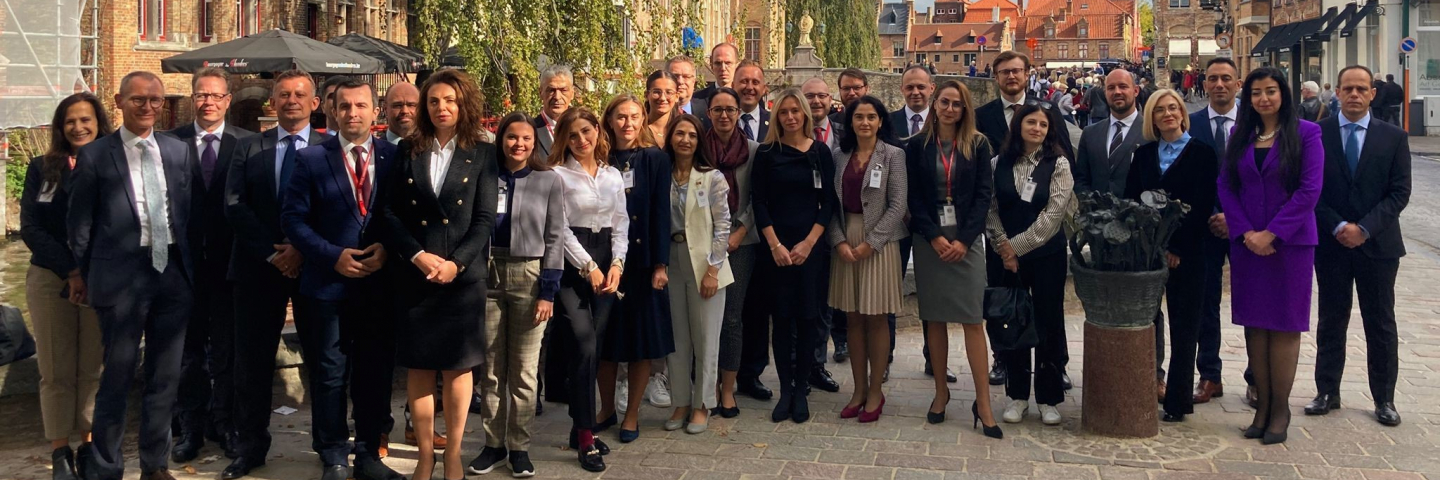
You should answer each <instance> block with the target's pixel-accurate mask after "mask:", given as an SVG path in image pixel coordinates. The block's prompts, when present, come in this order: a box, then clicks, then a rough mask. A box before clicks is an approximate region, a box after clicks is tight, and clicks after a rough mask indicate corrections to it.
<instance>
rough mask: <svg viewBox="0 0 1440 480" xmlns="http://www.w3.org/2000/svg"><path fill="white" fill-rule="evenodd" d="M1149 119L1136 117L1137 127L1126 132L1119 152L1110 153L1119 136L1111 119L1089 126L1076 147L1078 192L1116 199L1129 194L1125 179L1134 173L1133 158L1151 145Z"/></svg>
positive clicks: (1142, 116) (1141, 116)
mask: <svg viewBox="0 0 1440 480" xmlns="http://www.w3.org/2000/svg"><path fill="white" fill-rule="evenodd" d="M1144 130H1145V116H1144V115H1143V114H1142V115H1137V116H1135V124H1134V125H1131V126H1130V131H1128V132H1126V133H1125V137H1124V140H1123V141H1122V142H1121V143H1120V146H1119V147H1118V148H1116V149H1115V152H1114V154H1111V153H1110V152H1109V151H1108V148H1109V145H1110V137H1111V136H1112V135H1114V134H1115V131H1114V129H1113V128H1112V127H1111V119H1110V118H1109V117H1107V118H1106V119H1105V120H1102V121H1100V122H1099V123H1094V124H1091V125H1090V126H1088V127H1085V131H1084V132H1083V133H1081V134H1080V147H1079V148H1076V149H1075V150H1076V152H1075V154H1076V156H1077V157H1078V158H1076V159H1075V168H1074V173H1075V191H1076V192H1077V193H1079V192H1085V191H1090V190H1097V191H1101V192H1110V193H1113V194H1115V196H1117V197H1118V196H1123V195H1125V177H1126V176H1127V175H1129V174H1130V159H1131V158H1132V157H1133V156H1134V155H1135V149H1136V148H1139V147H1140V146H1141V145H1144V144H1147V143H1150V141H1149V140H1146V139H1145V136H1144V133H1143V132H1144Z"/></svg>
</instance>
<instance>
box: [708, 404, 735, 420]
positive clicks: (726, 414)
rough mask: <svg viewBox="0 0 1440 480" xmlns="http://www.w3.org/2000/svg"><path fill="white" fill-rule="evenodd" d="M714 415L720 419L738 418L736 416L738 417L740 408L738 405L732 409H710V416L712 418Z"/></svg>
mask: <svg viewBox="0 0 1440 480" xmlns="http://www.w3.org/2000/svg"><path fill="white" fill-rule="evenodd" d="M716 415H719V416H720V417H722V418H735V417H738V416H740V406H739V405H736V406H733V407H730V408H725V407H715V408H712V409H710V416H712V417H713V416H716Z"/></svg>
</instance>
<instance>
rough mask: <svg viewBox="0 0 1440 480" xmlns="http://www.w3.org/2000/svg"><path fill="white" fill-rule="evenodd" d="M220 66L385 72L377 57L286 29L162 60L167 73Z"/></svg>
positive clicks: (241, 69)
mask: <svg viewBox="0 0 1440 480" xmlns="http://www.w3.org/2000/svg"><path fill="white" fill-rule="evenodd" d="M206 67H220V68H224V69H225V70H227V71H229V72H230V73H266V72H281V71H285V70H289V69H292V68H294V69H299V70H303V71H306V72H310V73H331V74H345V73H348V74H359V73H384V65H383V64H382V63H381V62H380V61H379V60H376V59H375V58H373V57H369V56H366V55H362V54H359V53H356V52H352V51H350V50H346V49H344V48H341V47H337V46H334V45H330V44H328V43H325V42H321V41H318V40H315V39H312V38H310V37H305V36H301V35H296V34H294V33H290V32H287V31H284V30H268V31H264V32H260V33H256V34H254V35H248V36H245V37H242V38H237V39H234V40H231V41H228V42H225V43H221V44H218V45H211V46H209V47H205V48H201V49H198V50H191V51H189V52H185V53H181V54H179V55H175V56H172V57H170V58H167V59H164V60H161V61H160V68H161V69H162V70H163V71H164V72H165V73H194V72H196V71H198V70H200V69H202V68H206Z"/></svg>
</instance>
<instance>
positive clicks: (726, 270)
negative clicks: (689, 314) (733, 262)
mask: <svg viewBox="0 0 1440 480" xmlns="http://www.w3.org/2000/svg"><path fill="white" fill-rule="evenodd" d="M690 179H691V184H690V188H688V189H686V190H685V198H684V199H682V200H681V201H682V202H684V204H683V208H684V212H685V241H686V246H688V247H689V251H687V252H685V253H686V255H687V256H688V257H689V260H690V267H691V268H692V269H693V270H691V271H692V272H695V275H696V276H697V277H703V276H704V275H705V272H706V271H707V270H708V269H709V268H710V255H711V253H712V252H714V251H715V250H716V249H719V251H720V254H721V255H722V257H721V258H725V257H724V256H728V255H729V254H728V252H727V249H728V248H729V246H728V245H726V244H724V243H725V242H722V243H721V244H720V245H716V244H715V239H716V237H717V235H716V232H725V231H728V230H729V228H730V212H729V211H728V210H729V208H730V203H729V202H728V201H726V200H724V199H725V197H726V196H727V195H729V193H728V190H729V186H728V185H726V184H725V174H723V173H720V171H719V170H709V171H705V172H701V171H699V170H695V169H694V168H691V169H690ZM722 189H723V190H722ZM704 195H709V196H710V200H709V201H708V202H706V204H705V206H703V207H702V206H700V197H701V196H704ZM716 205H724V208H725V209H726V211H725V212H721V213H722V215H720V216H718V217H717V216H716V211H715V206H716ZM699 280H700V278H697V279H696V282H695V287H696V289H697V290H698V289H699V287H700V282H699ZM715 280H716V282H718V285H719V288H725V287H726V286H728V285H730V284H731V283H735V275H734V273H732V272H731V271H730V262H728V261H722V262H721V263H720V271H719V272H717V273H716V277H715Z"/></svg>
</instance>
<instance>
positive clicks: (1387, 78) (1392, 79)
mask: <svg viewBox="0 0 1440 480" xmlns="http://www.w3.org/2000/svg"><path fill="white" fill-rule="evenodd" d="M1385 81H1387V82H1390V83H1395V74H1393V73H1387V74H1385Z"/></svg>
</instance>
